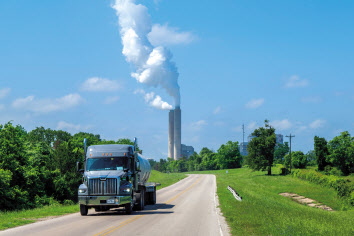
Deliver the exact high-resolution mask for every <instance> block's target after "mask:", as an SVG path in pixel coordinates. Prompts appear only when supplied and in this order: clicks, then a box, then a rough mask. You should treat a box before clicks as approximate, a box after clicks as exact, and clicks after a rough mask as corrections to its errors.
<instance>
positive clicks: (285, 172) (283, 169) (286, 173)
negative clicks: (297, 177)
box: [280, 168, 290, 175]
mask: <svg viewBox="0 0 354 236" xmlns="http://www.w3.org/2000/svg"><path fill="white" fill-rule="evenodd" d="M280 170H281V175H288V174H289V173H290V171H289V169H288V168H281V169H280Z"/></svg>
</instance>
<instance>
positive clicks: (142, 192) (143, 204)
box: [141, 190, 145, 210]
mask: <svg viewBox="0 0 354 236" xmlns="http://www.w3.org/2000/svg"><path fill="white" fill-rule="evenodd" d="M141 194H142V198H143V203H142V207H141V210H144V208H145V191H144V190H141Z"/></svg>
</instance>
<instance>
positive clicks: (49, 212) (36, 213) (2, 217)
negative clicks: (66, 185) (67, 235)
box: [0, 204, 79, 230]
mask: <svg viewBox="0 0 354 236" xmlns="http://www.w3.org/2000/svg"><path fill="white" fill-rule="evenodd" d="M78 211H79V205H77V204H75V205H70V206H63V205H56V206H45V207H41V208H36V209H32V210H22V211H12V212H0V230H4V229H7V228H12V227H16V226H20V225H24V224H29V223H33V222H36V221H38V220H41V218H46V217H50V216H60V215H65V214H69V213H75V212H78Z"/></svg>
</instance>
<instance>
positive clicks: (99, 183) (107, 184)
mask: <svg viewBox="0 0 354 236" xmlns="http://www.w3.org/2000/svg"><path fill="white" fill-rule="evenodd" d="M115 194H117V179H90V180H89V195H115Z"/></svg>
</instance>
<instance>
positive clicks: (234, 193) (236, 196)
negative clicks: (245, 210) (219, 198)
mask: <svg viewBox="0 0 354 236" xmlns="http://www.w3.org/2000/svg"><path fill="white" fill-rule="evenodd" d="M227 189H228V190H229V191H230V192H231V193H232V195H234V197H235V198H236V200H238V201H242V197H241V196H240V195H239V194H238V193H237V192H236V190H235V189H233V188H232V187H230V186H227Z"/></svg>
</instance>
